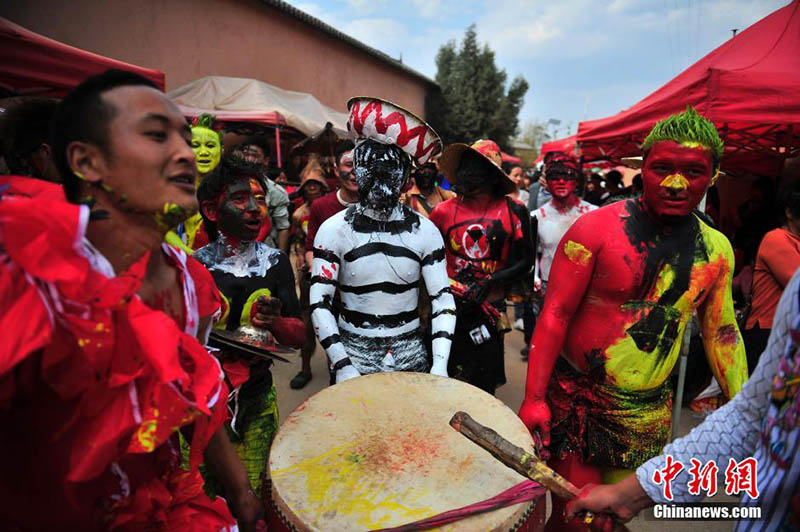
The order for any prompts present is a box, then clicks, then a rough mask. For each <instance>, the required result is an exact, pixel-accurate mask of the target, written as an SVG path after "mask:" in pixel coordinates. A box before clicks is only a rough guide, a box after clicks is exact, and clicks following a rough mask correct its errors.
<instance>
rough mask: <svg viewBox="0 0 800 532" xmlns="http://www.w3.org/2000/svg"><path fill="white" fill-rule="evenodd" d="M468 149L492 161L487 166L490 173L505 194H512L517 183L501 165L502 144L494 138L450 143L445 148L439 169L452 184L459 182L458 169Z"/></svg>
mask: <svg viewBox="0 0 800 532" xmlns="http://www.w3.org/2000/svg"><path fill="white" fill-rule="evenodd" d="M467 150H470V151H473V152H475V153H477V154H478V155H480V156H481V157H483V158H484V159H486V161H487V162H488V163H490V164H488V165H487V166H486V167H487V170H488V171H489V173H490V175H494V176H495V178H496V180H497V182H498V185H499V186H500V187H502V189H503V194H510V193H511V192H514V191H515V190H516V189H517V185H516V184H515V183H514V182H513V181H511V178H510V177H508V174H506V173H505V172H504V171H503V168H502V167H501V166H500V164H501V163H502V162H503V159H502V156H501V155H500V146H498V145H497V143H496V142H494V141H493V140H487V139H481V140H478V141H475V142H474V143H473V144H472V146H468V145H466V144H462V143H460V142H457V143H455V144H450V145H449V146H448V147H447V148H446V149H445V150H444V153H443V154H442V157H441V158H440V159H439V170H441V171H442V173H443V174H444V176H445V177H446V178H447V180H448V181H450V183H451V184H453V185H455V184H456V183H457V182H458V179H457V178H456V170H457V169H458V165H459V164H461V158H462V157H463V156H464V152H466V151H467ZM487 177H488V176H487Z"/></svg>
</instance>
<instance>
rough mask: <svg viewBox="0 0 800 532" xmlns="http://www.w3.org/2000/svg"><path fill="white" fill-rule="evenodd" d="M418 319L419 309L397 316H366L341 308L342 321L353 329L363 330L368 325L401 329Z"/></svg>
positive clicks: (400, 313)
mask: <svg viewBox="0 0 800 532" xmlns="http://www.w3.org/2000/svg"><path fill="white" fill-rule="evenodd" d="M417 318H419V309H414V310H409V311H407V312H399V313H397V314H384V315H380V314H377V315H376V314H367V313H364V312H358V311H356V310H349V309H346V308H342V319H344V321H346V322H347V323H349V324H350V325H352V326H354V327H359V328H364V326H365V325H367V324H369V325H370V326H371V327H386V328H389V329H393V328H395V327H401V326H403V325H406V324H407V323H411V322H412V321H414V320H416V319H417Z"/></svg>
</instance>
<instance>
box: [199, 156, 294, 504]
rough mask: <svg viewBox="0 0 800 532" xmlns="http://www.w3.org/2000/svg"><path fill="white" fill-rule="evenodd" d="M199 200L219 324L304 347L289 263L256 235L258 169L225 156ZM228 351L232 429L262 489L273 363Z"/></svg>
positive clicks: (271, 431)
mask: <svg viewBox="0 0 800 532" xmlns="http://www.w3.org/2000/svg"><path fill="white" fill-rule="evenodd" d="M197 197H198V201H199V202H200V213H201V214H202V216H203V225H204V227H205V230H206V232H207V233H208V236H209V239H210V240H211V242H210V243H209V244H208V245H206V246H204V247H202V248H200V249H198V250H197V251H196V252H195V254H194V257H195V258H196V259H197V260H199V261H200V262H201V263H202V264H203V265H204V266H205V267H206V268H207V269H208V270H209V272H211V276H212V277H213V278H214V282H215V283H216V285H217V288H218V289H219V291H220V294H221V296H222V300H223V309H222V317H221V318H220V320H219V321H218V322H217V324H216V325H215V327H216V328H220V329H225V330H228V331H236V330H239V329H240V328H241V327H245V326H247V327H250V328H255V329H257V330H258V331H262V332H261V333H260V334H261V335H262V336H263V337H266V340H265V341H267V342H269V341H270V339H271V337H274V339H275V340H277V342H278V343H280V344H283V345H286V346H289V347H293V348H299V347H300V346H301V345H302V344H303V339H304V336H305V326H304V324H303V321H302V320H301V319H300V304H299V303H298V301H297V294H296V293H295V288H294V287H295V283H294V274H293V272H292V267H291V263H290V262H289V258H288V257H287V256H286V254H285V253H283V252H282V251H279V250H277V249H275V248H271V247H269V246H268V245H267V244H265V243H263V242H259V241H257V240H256V239H257V237H258V235H259V233H260V231H261V227H262V225H263V224H264V223H265V220H266V219H267V216H268V215H267V199H266V190H265V187H264V183H263V181H261V167H260V166H259V165H257V164H252V163H249V162H247V161H245V160H243V159H241V158H238V157H235V156H232V157H228V158H226V159H223V161H222V162H221V163H220V165H219V166H218V167H217V168H216V169H215V170H214V171H213V172H212V173H211V174H209V175H208V176H206V178H205V179H204V180H203V183H202V184H201V185H200V190H198V193H197ZM250 330H251V329H250ZM225 356H226V357H227V358H225V359H224V360H223V368H224V369H225V372H226V375H227V377H228V380H229V381H230V382H231V384H232V386H233V387H234V388H236V389H237V390H238V393H236V394H234V396H233V397H232V398H231V399H230V403H231V405H230V408H231V411H233V412H235V413H236V414H235V416H234V419H232V420H231V421H230V423H229V424H228V427H227V428H228V434H229V436H230V438H231V441H232V443H233V445H234V448H235V449H236V452H237V453H238V454H239V456H240V458H241V459H242V462H243V463H244V465H245V468H246V470H247V474H248V477H249V479H250V482H251V484H252V486H253V487H254V489H255V490H256V491H257V492H260V491H261V489H262V485H263V481H264V471H265V467H266V458H267V454H268V453H269V447H270V444H271V442H272V438H273V436H274V435H275V432H276V431H277V428H278V403H277V398H276V395H275V387H274V386H273V384H272V373H271V371H270V366H271V361H268V360H261V359H259V360H255V361H254V360H252V359H247V360H245V359H241V358H236V357H235V356H232V355H225Z"/></svg>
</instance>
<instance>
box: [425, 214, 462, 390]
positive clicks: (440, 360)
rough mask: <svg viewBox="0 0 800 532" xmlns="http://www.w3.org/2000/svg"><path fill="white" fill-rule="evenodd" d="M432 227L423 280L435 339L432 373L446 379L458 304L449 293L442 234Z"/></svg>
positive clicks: (428, 236) (427, 243) (432, 334)
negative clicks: (428, 295)
mask: <svg viewBox="0 0 800 532" xmlns="http://www.w3.org/2000/svg"><path fill="white" fill-rule="evenodd" d="M429 227H430V235H426V238H425V243H426V245H427V246H429V247H428V249H427V250H426V253H425V256H424V257H422V278H423V280H424V281H425V287H426V288H427V289H428V293H429V294H430V298H431V318H432V320H431V338H432V339H433V367H432V368H431V373H433V374H434V375H441V376H442V377H447V376H448V375H447V361H448V359H449V358H450V346H451V344H452V343H453V332H454V331H455V329H456V303H455V300H454V299H453V295H452V294H451V293H450V281H449V279H448V278H447V267H446V266H445V252H444V241H443V240H442V237H441V235H440V234H439V231H438V230H437V229H436V228H435V227H433V226H429Z"/></svg>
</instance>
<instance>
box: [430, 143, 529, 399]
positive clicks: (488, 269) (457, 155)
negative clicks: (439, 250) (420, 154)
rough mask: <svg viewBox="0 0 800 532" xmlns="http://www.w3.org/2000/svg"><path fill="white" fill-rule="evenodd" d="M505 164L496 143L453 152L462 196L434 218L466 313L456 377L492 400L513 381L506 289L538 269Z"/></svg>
mask: <svg viewBox="0 0 800 532" xmlns="http://www.w3.org/2000/svg"><path fill="white" fill-rule="evenodd" d="M500 161H501V159H500V148H499V147H498V146H497V144H496V143H494V142H493V141H491V140H480V141H478V142H476V143H474V144H473V145H472V146H467V145H466V144H451V145H450V146H448V147H447V149H446V150H445V152H444V154H442V158H441V159H440V160H439V167H440V169H442V171H443V172H444V174H445V176H447V179H448V180H449V181H450V182H451V183H452V185H453V187H454V189H455V191H456V193H457V194H458V196H457V197H456V198H453V199H451V200H448V201H445V202H443V203H440V204H439V205H437V207H436V208H435V209H434V210H433V213H432V214H431V221H432V222H433V223H434V224H436V227H437V228H438V229H439V231H440V232H441V234H442V237H443V238H444V241H445V251H446V257H447V273H448V276H449V277H450V279H451V283H452V284H453V285H454V294H455V295H456V304H457V308H458V320H457V322H456V332H455V335H454V345H455V347H454V349H453V355H452V356H451V359H450V364H449V365H448V371H449V372H450V374H451V375H452V376H454V377H456V378H459V379H461V380H464V381H466V382H469V383H470V384H473V385H475V386H477V387H479V388H481V389H483V390H485V391H487V392H489V393H491V394H494V392H495V390H496V389H497V387H498V386H500V385H502V384H504V383H505V381H506V379H505V366H504V361H503V334H504V333H505V332H507V331H508V330H509V327H508V320H507V319H505V307H506V302H505V297H506V290H507V289H508V288H509V287H510V286H511V285H512V284H513V283H515V282H517V281H519V280H521V279H523V278H524V276H525V275H527V274H528V273H529V272H530V269H531V266H532V265H533V249H532V248H533V247H532V243H531V238H530V221H529V215H528V209H527V207H525V206H524V205H522V204H521V203H519V202H517V201H515V200H512V199H510V198H508V197H507V196H506V195H507V194H509V193H511V192H513V191H514V190H515V185H514V183H513V182H512V181H511V180H510V179H509V177H508V176H507V175H506V173H505V172H504V171H503V170H502V169H501V168H500ZM498 318H499V319H498Z"/></svg>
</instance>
